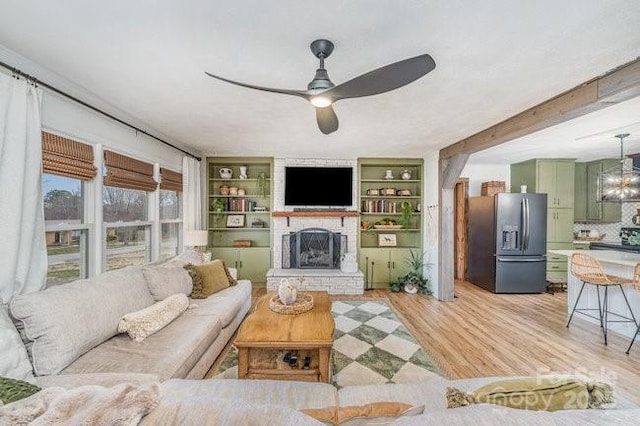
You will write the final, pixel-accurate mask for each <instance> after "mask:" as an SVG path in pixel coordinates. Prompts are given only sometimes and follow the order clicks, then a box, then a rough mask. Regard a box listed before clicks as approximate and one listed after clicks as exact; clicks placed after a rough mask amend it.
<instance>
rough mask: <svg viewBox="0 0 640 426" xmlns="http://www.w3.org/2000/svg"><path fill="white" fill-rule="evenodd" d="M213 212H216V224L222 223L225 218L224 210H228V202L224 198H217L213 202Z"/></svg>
mask: <svg viewBox="0 0 640 426" xmlns="http://www.w3.org/2000/svg"><path fill="white" fill-rule="evenodd" d="M210 207H211V211H213V212H214V217H215V222H216V223H218V224H219V223H220V221H221V220H222V219H223V218H224V210H225V209H226V208H227V202H226V200H225V199H224V198H215V199H214V200H213V201H212V202H211V206H210Z"/></svg>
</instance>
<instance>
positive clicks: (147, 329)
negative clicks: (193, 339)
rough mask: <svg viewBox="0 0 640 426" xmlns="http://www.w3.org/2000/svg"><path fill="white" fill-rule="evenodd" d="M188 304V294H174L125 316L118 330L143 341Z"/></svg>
mask: <svg viewBox="0 0 640 426" xmlns="http://www.w3.org/2000/svg"><path fill="white" fill-rule="evenodd" d="M188 306H189V299H187V296H186V295H184V294H182V293H180V294H174V295H172V296H169V297H167V298H166V299H164V300H162V301H160V302H158V303H155V304H153V305H151V306H149V307H147V308H144V309H141V310H139V311H136V312H131V313H129V314H126V315H125V316H123V317H122V319H121V320H120V323H119V324H118V332H120V333H127V334H128V335H129V337H131V338H132V339H133V340H135V341H136V342H141V341H143V340H144V339H145V338H147V337H148V336H150V335H152V334H153V333H155V332H157V331H159V330H162V329H163V328H164V327H165V326H166V325H167V324H169V323H171V321H173V320H174V319H176V318H178V317H179V316H180V314H182V313H183V312H184V311H185V310H186V309H187V307H188Z"/></svg>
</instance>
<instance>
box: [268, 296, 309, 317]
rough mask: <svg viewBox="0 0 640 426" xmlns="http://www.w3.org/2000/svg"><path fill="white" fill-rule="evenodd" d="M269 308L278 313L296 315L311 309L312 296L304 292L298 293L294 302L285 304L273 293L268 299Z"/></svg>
mask: <svg viewBox="0 0 640 426" xmlns="http://www.w3.org/2000/svg"><path fill="white" fill-rule="evenodd" d="M269 309H271V310H272V311H273V312H276V313H278V314H285V315H297V314H301V313H303V312H307V311H310V310H311V309H313V296H312V295H310V294H308V293H304V294H302V295H299V296H298V298H297V299H296V301H295V302H294V303H292V304H291V305H285V304H284V303H282V301H281V300H280V298H279V297H278V295H277V294H274V295H273V296H272V297H271V299H270V300H269Z"/></svg>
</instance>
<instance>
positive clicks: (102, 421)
mask: <svg viewBox="0 0 640 426" xmlns="http://www.w3.org/2000/svg"><path fill="white" fill-rule="evenodd" d="M159 395H160V388H159V385H158V384H157V383H148V384H144V385H141V386H136V385H133V384H130V383H122V384H119V385H116V386H113V387H111V388H105V387H102V386H93V385H92V386H81V387H78V388H74V389H70V390H66V389H64V388H61V387H51V388H46V389H43V390H41V391H40V392H38V393H36V394H34V395H31V396H30V397H28V398H25V399H22V400H20V401H15V402H12V403H11V404H7V405H5V406H3V407H0V424H2V425H4V424H10V425H27V424H29V425H42V426H44V425H96V426H98V425H105V426H106V425H122V426H125V425H137V424H138V423H139V422H140V420H141V419H142V417H143V416H144V415H146V414H147V413H149V412H150V411H151V410H152V409H154V408H155V407H156V406H157V405H158V402H159Z"/></svg>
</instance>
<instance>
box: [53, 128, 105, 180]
mask: <svg viewBox="0 0 640 426" xmlns="http://www.w3.org/2000/svg"><path fill="white" fill-rule="evenodd" d="M42 170H43V172H44V173H52V174H55V175H59V176H66V177H71V178H75V179H80V180H91V179H93V178H95V177H96V173H97V169H96V167H95V166H94V165H93V147H92V146H91V145H88V144H85V143H82V142H78V141H75V140H73V139H68V138H65V137H62V136H58V135H54V134H51V133H48V132H42Z"/></svg>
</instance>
